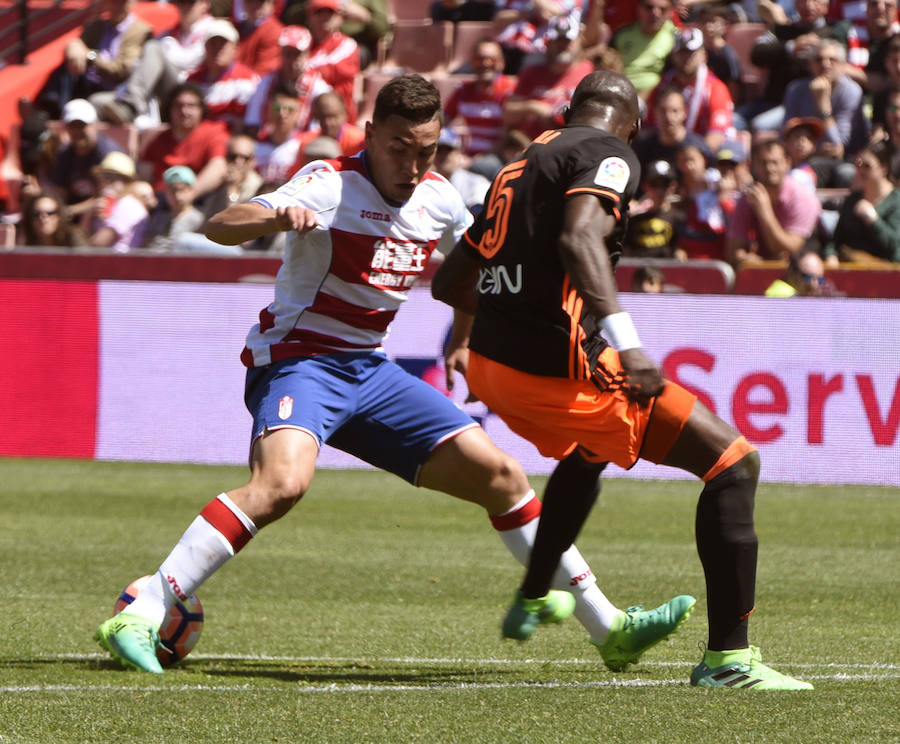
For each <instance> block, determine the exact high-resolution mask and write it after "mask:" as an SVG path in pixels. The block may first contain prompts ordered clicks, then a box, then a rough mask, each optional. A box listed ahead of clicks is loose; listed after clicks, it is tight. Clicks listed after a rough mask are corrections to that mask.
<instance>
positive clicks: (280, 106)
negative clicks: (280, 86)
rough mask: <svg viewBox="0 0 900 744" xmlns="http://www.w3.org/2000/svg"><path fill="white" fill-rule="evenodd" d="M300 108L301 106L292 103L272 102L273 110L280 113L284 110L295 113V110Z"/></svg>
mask: <svg viewBox="0 0 900 744" xmlns="http://www.w3.org/2000/svg"><path fill="white" fill-rule="evenodd" d="M299 110H300V107H299V106H291V105H290V104H288V105H285V104H283V103H273V104H272V111H274V112H275V113H276V114H279V113H281V112H282V111H284V112H286V113H288V114H293V113H294V112H295V111H299Z"/></svg>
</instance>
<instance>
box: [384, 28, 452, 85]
mask: <svg viewBox="0 0 900 744" xmlns="http://www.w3.org/2000/svg"><path fill="white" fill-rule="evenodd" d="M452 46H453V24H452V23H432V22H431V21H430V20H426V21H405V22H402V23H401V22H398V23H395V24H394V30H393V33H392V35H391V40H390V41H389V42H387V43H386V45H385V47H382V49H384V50H385V51H384V52H383V55H382V59H381V60H380V61H379V65H378V68H379V69H380V70H381V71H383V72H384V71H392V72H394V73H403V72H421V73H429V72H435V73H441V72H446V70H447V64H448V62H449V61H450V50H451V48H452Z"/></svg>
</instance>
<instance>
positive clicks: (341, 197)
mask: <svg viewBox="0 0 900 744" xmlns="http://www.w3.org/2000/svg"><path fill="white" fill-rule="evenodd" d="M364 153H365V151H363V152H362V153H360V154H359V155H357V156H354V157H342V158H338V159H336V160H328V161H322V160H317V161H314V162H312V163H310V164H309V165H307V166H306V167H305V168H302V169H301V170H299V171H298V172H297V173H296V174H295V175H294V177H293V178H292V179H291V180H290V181H288V182H287V183H286V184H284V186H282V187H280V188H279V189H278V190H277V191H274V192H272V193H270V194H263V195H261V196H257V197H255V198H254V199H253V200H252V201H254V202H257V203H259V204H262V205H263V206H267V207H271V208H276V207H288V206H303V207H307V208H308V209H312V210H314V211H315V212H316V215H317V216H318V220H319V226H318V227H317V228H315V229H314V230H312V231H311V232H309V233H307V234H306V235H304V236H302V237H301V236H300V235H299V234H297V233H296V232H291V233H289V234H288V237H287V245H286V247H285V254H284V260H283V263H282V265H281V268H280V269H279V271H278V277H277V279H276V282H275V300H274V301H273V302H272V303H271V304H270V305H269V306H268V307H266V308H265V309H264V310H263V311H262V312H261V313H260V314H259V323H258V324H256V325H254V326H253V328H251V329H250V333H249V334H248V335H247V342H246V348H245V349H244V351H243V353H242V354H241V360H242V361H243V362H244V364H245V365H246V366H248V367H260V366H263V365H266V364H270V363H271V362H275V361H279V360H281V359H286V358H289V357H294V356H312V355H315V354H328V353H335V352H347V351H377V350H381V344H382V341H383V339H384V338H385V336H386V335H387V330H388V326H389V325H390V323H391V321H392V320H393V319H394V315H396V313H397V310H398V309H399V307H400V305H401V304H402V303H403V302H404V301H405V300H406V297H407V293H408V291H409V288H410V287H411V286H412V285H413V284H414V283H415V281H416V279H417V278H418V277H419V275H420V274H421V273H422V271H423V270H424V269H425V264H426V263H427V262H428V259H429V257H430V256H431V254H432V252H433V251H434V250H435V249H436V248H438V249H440V250H441V252H448V251H449V250H450V249H451V248H452V247H453V245H455V243H456V241H457V240H458V239H459V238H460V237H461V236H462V234H463V233H464V232H465V231H466V229H467V228H468V227H469V225H470V224H471V222H472V217H471V215H470V214H469V212H468V210H467V209H466V207H465V205H464V204H463V201H462V197H461V196H460V195H459V193H458V192H457V191H456V189H454V188H453V186H451V185H450V183H449V181H447V180H446V179H445V178H444V177H443V176H440V175H438V174H437V173H434V172H431V171H429V172H428V174H426V176H425V178H423V179H422V182H421V183H420V184H419V185H418V186H417V187H416V189H415V191H413V195H412V196H411V197H410V198H409V200H407V201H406V202H405V203H404V204H402V205H399V206H398V205H396V204H393V203H390V202H388V201H386V200H385V199H384V197H382V196H381V194H380V193H379V192H378V190H377V189H376V187H375V184H374V183H373V182H372V181H371V179H370V178H369V175H368V173H367V171H366V165H365V162H364V159H363V157H364Z"/></svg>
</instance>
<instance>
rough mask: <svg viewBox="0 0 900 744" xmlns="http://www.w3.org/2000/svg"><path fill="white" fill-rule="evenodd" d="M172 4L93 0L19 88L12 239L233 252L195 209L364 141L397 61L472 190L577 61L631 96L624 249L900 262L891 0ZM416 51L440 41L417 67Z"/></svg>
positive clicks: (751, 259)
mask: <svg viewBox="0 0 900 744" xmlns="http://www.w3.org/2000/svg"><path fill="white" fill-rule="evenodd" d="M174 6H175V8H176V9H177V14H178V22H177V23H176V24H175V25H174V26H173V27H172V28H171V29H168V30H166V31H164V32H163V33H161V34H158V35H154V34H153V33H152V29H151V27H150V26H149V25H148V24H147V23H145V22H144V21H143V20H141V18H140V16H139V14H137V13H136V12H135V0H103V13H102V14H101V15H100V17H98V18H97V19H95V20H93V21H91V22H89V23H88V24H87V25H86V26H85V27H84V29H83V31H82V33H81V35H80V36H79V37H78V38H76V39H75V40H73V41H72V42H70V43H69V44H68V46H67V47H66V49H65V52H64V55H63V59H61V60H60V64H59V65H58V67H57V68H56V69H54V70H53V71H52V72H51V73H50V74H49V76H48V78H47V80H46V82H45V84H44V86H43V88H42V90H41V91H40V93H39V94H38V95H37V96H36V97H35V98H34V100H33V101H23V102H21V105H20V109H21V113H22V122H21V124H20V125H19V128H18V132H19V140H20V141H19V146H18V149H19V151H18V153H15V155H17V157H18V160H19V166H20V168H21V172H22V176H21V182H20V183H19V184H16V185H15V188H16V190H17V192H18V194H19V199H18V200H17V202H15V203H17V204H18V210H17V213H16V214H7V215H6V216H5V217H4V219H5V220H6V221H9V222H16V223H17V224H18V235H17V242H18V243H19V244H20V245H29V246H49V245H60V246H72V247H75V246H93V247H95V248H107V249H109V250H111V251H118V252H125V251H131V250H136V249H146V250H152V251H202V252H228V251H232V250H234V249H232V248H226V247H224V246H218V245H217V244H214V243H211V242H210V241H208V240H206V239H205V238H204V236H203V235H202V225H203V222H204V220H205V219H206V218H208V217H209V216H210V215H212V214H214V213H216V212H217V211H219V210H221V209H222V208H224V207H225V206H227V205H228V204H230V203H233V202H235V201H246V200H248V199H250V198H252V197H253V196H254V195H256V194H258V193H264V192H266V191H268V190H271V189H274V188H277V186H278V185H280V184H281V183H283V182H285V181H286V180H287V179H289V178H290V177H291V175H292V174H293V173H294V172H296V170H297V169H298V168H299V167H301V166H303V165H304V164H305V163H308V162H310V161H311V160H314V159H319V158H326V159H327V158H333V157H339V156H341V155H353V154H355V153H356V152H358V151H359V150H360V149H361V148H362V147H364V140H365V131H364V127H365V122H366V120H367V118H369V117H370V116H371V107H372V103H373V101H374V95H375V93H377V90H378V89H379V87H380V85H383V84H384V82H386V80H388V79H390V77H391V76H392V75H394V74H398V73H401V72H408V71H417V72H420V73H422V74H423V75H425V76H426V77H429V78H430V79H432V80H433V81H434V82H435V84H436V85H438V87H439V89H440V90H441V91H442V94H443V96H444V104H445V122H444V129H443V130H442V133H441V138H440V141H439V142H438V152H437V158H436V162H435V170H437V171H438V172H439V173H441V174H442V175H444V176H445V177H446V178H447V179H448V180H449V181H450V182H451V183H452V184H454V185H455V186H456V187H457V188H458V189H459V190H460V192H461V193H462V194H463V196H464V199H465V201H466V203H467V204H468V205H469V207H470V209H472V210H473V211H477V210H478V209H480V208H481V202H482V200H483V197H484V194H485V192H486V190H487V188H488V185H489V182H490V179H492V178H493V177H494V175H496V173H497V172H498V171H499V170H500V169H501V168H502V167H503V166H504V165H505V164H506V163H508V162H510V161H511V160H513V159H515V158H516V157H517V156H518V155H519V154H520V153H521V152H522V151H523V150H524V149H525V148H527V147H528V145H529V144H530V142H531V141H532V140H533V139H534V138H535V137H537V136H538V135H539V134H540V133H541V132H542V131H544V130H546V129H548V128H553V127H556V126H560V125H562V123H563V122H564V115H565V111H566V106H567V104H568V101H569V98H570V96H571V94H572V91H573V90H574V88H575V86H576V85H577V84H578V82H579V81H580V80H581V78H582V77H584V75H585V74H587V73H588V72H590V71H591V70H594V69H597V68H606V69H612V70H616V71H621V72H623V73H624V74H625V75H627V76H628V77H629V79H630V80H631V81H632V82H633V83H634V85H635V87H636V88H637V90H638V92H639V94H640V96H641V98H642V101H643V103H644V105H645V115H644V121H643V128H642V131H641V132H640V134H639V135H638V137H637V139H636V140H635V142H634V143H633V147H634V149H635V152H636V153H637V155H638V159H639V160H640V162H641V165H642V169H643V171H642V182H641V190H640V194H639V195H638V197H637V198H636V199H635V201H634V202H633V203H632V205H631V215H632V219H631V223H630V227H629V230H628V233H627V235H626V237H625V245H624V255H625V256H626V257H629V258H635V259H639V258H653V259H675V260H677V261H690V260H698V259H699V260H720V261H724V262H728V263H730V264H732V265H734V266H739V265H748V264H750V265H752V264H754V263H758V262H760V261H783V262H785V264H788V263H789V272H788V274H786V275H785V280H784V281H783V282H782V284H784V285H785V286H788V285H789V286H792V287H794V289H795V290H796V293H799V294H813V293H816V292H813V291H812V290H811V289H810V288H809V287H807V285H806V284H804V283H803V282H800V283H799V284H798V283H797V282H796V281H795V280H796V278H797V277H798V276H803V275H808V274H809V273H810V266H811V265H812V264H814V263H815V260H816V259H818V261H819V262H821V264H822V266H823V270H824V269H828V268H835V267H838V266H840V265H841V263H842V262H848V261H849V262H854V263H866V264H870V265H874V266H884V267H887V266H890V265H891V264H893V265H897V264H900V192H898V190H897V188H896V186H895V184H896V183H897V179H898V178H900V21H898V13H897V0H857V1H853V2H851V0H831V2H830V3H829V0H777V1H776V0H732V1H731V2H727V1H719V0H637V2H633V0H433V2H430V3H422V2H412V1H411V0H175V2H174ZM437 24H440V25H441V27H442V28H445V29H447V30H448V31H447V34H445V37H446V38H448V39H451V42H450V43H449V44H448V46H447V48H446V49H444V50H421V49H420V50H418V51H419V52H420V54H419V55H418V56H416V57H415V58H411V59H410V60H404V58H403V57H402V55H401V54H399V53H398V52H396V51H395V52H393V53H392V40H393V39H394V38H396V39H400V38H401V33H407V32H410V31H409V29H412V31H411V32H410V33H415V32H416V30H417V29H418V31H419V32H421V31H422V29H425V28H426V27H429V26H434V25H437ZM429 38H431V37H429ZM434 38H437V37H434ZM398 48H399V47H398ZM423 51H429V52H442V54H433V55H432V62H431V63H430V67H429V68H428V69H417V68H416V67H415V64H416V61H417V60H421V59H424V56H423V55H422V54H421V52H423ZM8 155H9V153H7V156H8ZM7 186H8V185H7V184H6V183H3V184H2V188H0V200H3V201H8V202H9V204H10V205H12V204H13V203H14V200H13V198H12V196H11V194H10V192H9V191H8V190H7ZM7 211H8V212H11V211H13V210H7ZM278 246H279V241H278V240H268V241H259V242H257V243H256V244H254V245H249V246H244V248H245V249H263V250H278ZM808 256H813V257H814V258H813V259H810V258H807V257H808ZM816 266H817V265H816ZM801 267H802V268H803V269H804V270H803V271H801ZM814 268H816V267H814ZM817 276H818V275H817ZM645 279H646V281H647V286H652V287H656V288H661V287H663V281H662V278H661V277H658V276H656V275H655V274H653V272H650V275H649V277H644V276H643V275H642V277H641V278H640V283H642V282H644V280H645ZM813 284H815V285H816V287H819V286H820V282H819V281H818V279H816V281H815V282H813ZM794 285H797V286H794ZM635 286H636V287H637V286H638V285H637V284H636V285H635ZM641 286H643V284H641ZM810 286H812V285H810ZM823 286H824V285H823ZM643 291H650V290H643ZM652 291H656V290H652ZM817 293H818V294H822V292H821V291H819V292H817ZM826 293H827V292H826Z"/></svg>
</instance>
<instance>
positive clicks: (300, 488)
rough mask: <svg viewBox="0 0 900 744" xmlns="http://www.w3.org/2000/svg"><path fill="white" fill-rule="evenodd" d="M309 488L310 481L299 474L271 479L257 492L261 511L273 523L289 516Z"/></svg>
mask: <svg viewBox="0 0 900 744" xmlns="http://www.w3.org/2000/svg"><path fill="white" fill-rule="evenodd" d="M308 488H309V481H308V479H306V478H303V477H302V476H300V475H298V474H285V475H279V476H277V477H273V478H269V479H267V481H266V482H265V484H261V486H260V487H259V489H258V490H257V495H258V500H259V511H260V512H261V513H262V514H263V515H265V518H266V521H267V522H271V521H274V520H276V519H279V518H280V517H283V516H284V515H285V514H287V513H288V512H289V511H290V510H291V508H293V506H294V505H295V504H296V503H297V502H298V501H299V500H300V499H301V498H303V495H304V494H305V493H306V491H307V489H308Z"/></svg>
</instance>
